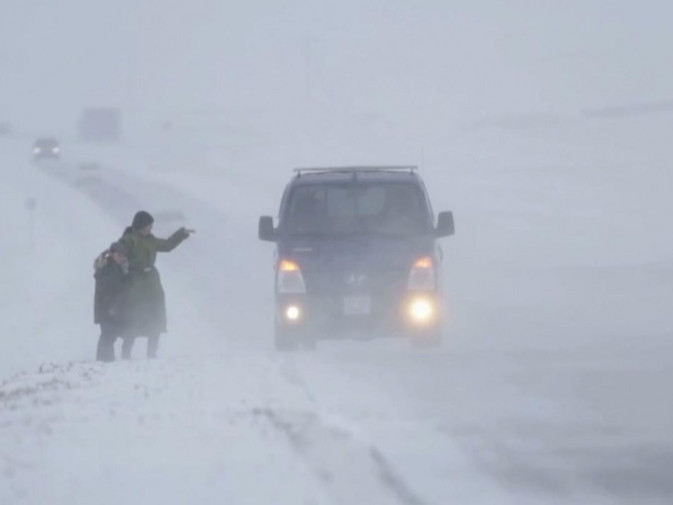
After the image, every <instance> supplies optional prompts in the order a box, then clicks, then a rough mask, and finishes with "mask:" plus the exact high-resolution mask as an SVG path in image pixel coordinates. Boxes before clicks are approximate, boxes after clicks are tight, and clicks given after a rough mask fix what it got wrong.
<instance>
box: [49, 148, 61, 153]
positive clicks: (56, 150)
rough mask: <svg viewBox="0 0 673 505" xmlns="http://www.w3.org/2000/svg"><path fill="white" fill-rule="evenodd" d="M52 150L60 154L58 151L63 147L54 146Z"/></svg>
mask: <svg viewBox="0 0 673 505" xmlns="http://www.w3.org/2000/svg"><path fill="white" fill-rule="evenodd" d="M51 152H52V153H54V154H58V153H60V152H61V148H60V147H54V148H53V149H52V150H51Z"/></svg>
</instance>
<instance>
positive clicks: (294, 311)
mask: <svg viewBox="0 0 673 505" xmlns="http://www.w3.org/2000/svg"><path fill="white" fill-rule="evenodd" d="M300 317H301V309H300V308H299V307H298V306H297V305H288V306H287V307H286V308H285V318H286V319H287V320H288V321H297V320H299V318H300Z"/></svg>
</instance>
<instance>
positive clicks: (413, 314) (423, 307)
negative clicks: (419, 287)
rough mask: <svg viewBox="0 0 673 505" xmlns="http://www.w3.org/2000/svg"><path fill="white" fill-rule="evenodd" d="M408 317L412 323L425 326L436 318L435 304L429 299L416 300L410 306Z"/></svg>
mask: <svg viewBox="0 0 673 505" xmlns="http://www.w3.org/2000/svg"><path fill="white" fill-rule="evenodd" d="M408 315H409V318H410V319H411V321H412V322H414V323H417V324H425V323H429V322H431V321H434V319H435V317H436V310H435V304H434V302H433V300H430V299H428V298H415V299H413V300H412V301H411V303H410V304H409V306H408Z"/></svg>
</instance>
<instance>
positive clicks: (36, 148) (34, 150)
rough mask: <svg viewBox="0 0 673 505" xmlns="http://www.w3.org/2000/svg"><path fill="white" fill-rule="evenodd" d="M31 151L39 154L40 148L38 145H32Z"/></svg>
mask: <svg viewBox="0 0 673 505" xmlns="http://www.w3.org/2000/svg"><path fill="white" fill-rule="evenodd" d="M33 152H34V153H35V154H40V153H41V152H42V149H40V148H39V147H34V148H33Z"/></svg>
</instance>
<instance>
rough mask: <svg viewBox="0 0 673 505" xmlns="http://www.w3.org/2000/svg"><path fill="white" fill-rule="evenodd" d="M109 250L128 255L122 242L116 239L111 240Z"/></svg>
mask: <svg viewBox="0 0 673 505" xmlns="http://www.w3.org/2000/svg"><path fill="white" fill-rule="evenodd" d="M110 252H117V253H120V254H123V255H124V256H128V252H129V251H128V248H127V247H126V244H125V243H124V242H122V241H118V242H112V244H110Z"/></svg>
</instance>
